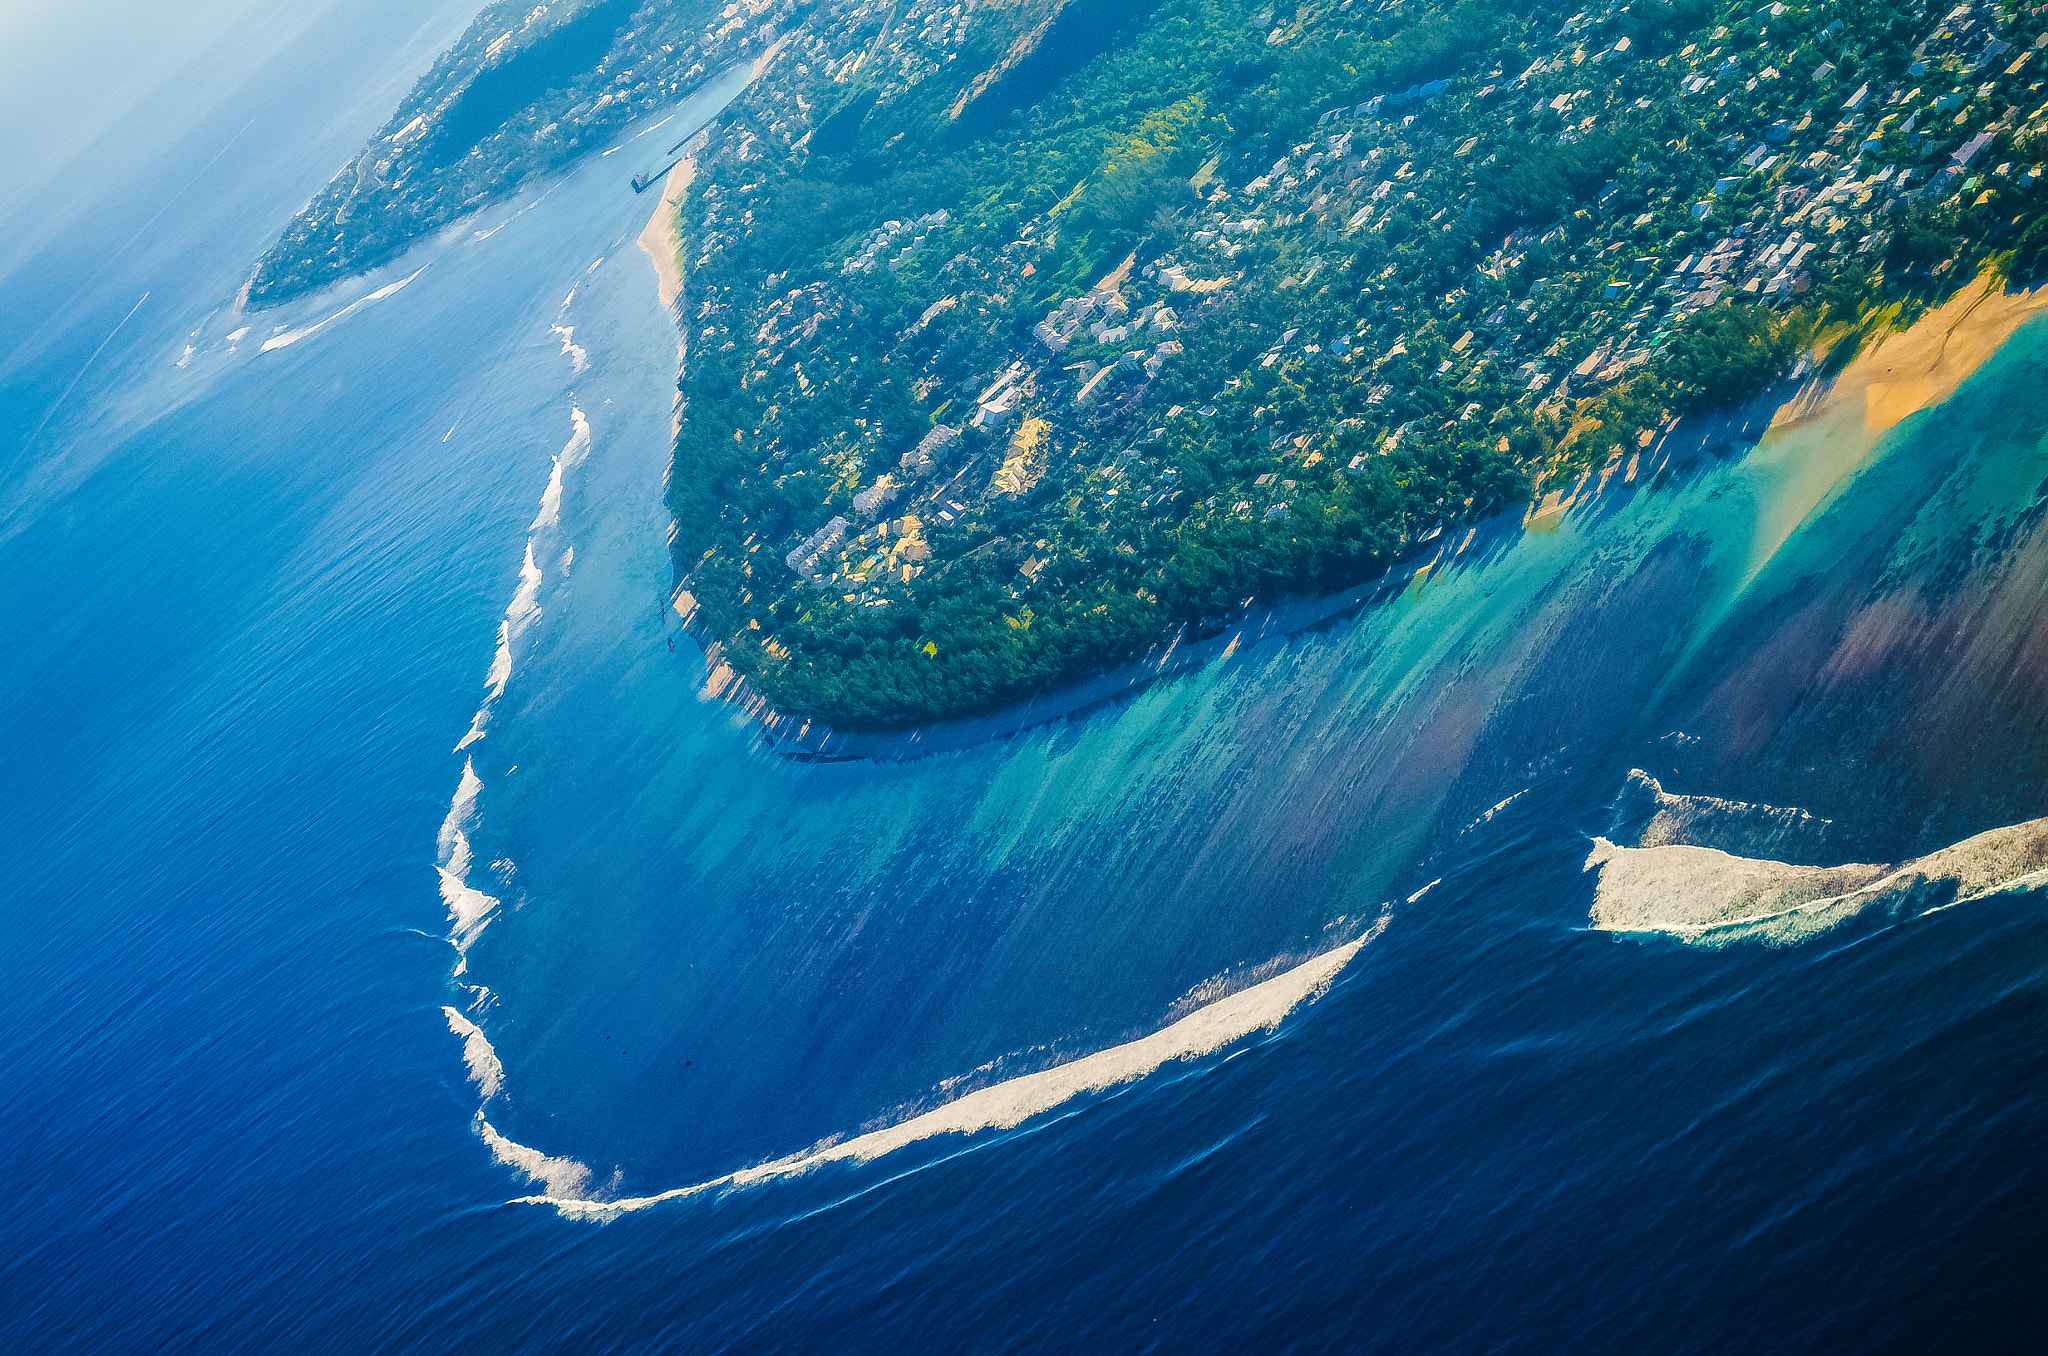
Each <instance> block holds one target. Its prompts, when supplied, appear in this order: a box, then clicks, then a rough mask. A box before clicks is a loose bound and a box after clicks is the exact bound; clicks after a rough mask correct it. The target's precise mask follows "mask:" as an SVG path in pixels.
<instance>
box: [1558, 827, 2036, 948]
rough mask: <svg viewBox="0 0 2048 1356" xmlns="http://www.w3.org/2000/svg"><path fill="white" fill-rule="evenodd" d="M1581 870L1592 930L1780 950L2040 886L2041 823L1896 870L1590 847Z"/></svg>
mask: <svg viewBox="0 0 2048 1356" xmlns="http://www.w3.org/2000/svg"><path fill="white" fill-rule="evenodd" d="M1585 869H1586V870H1588V871H1594V870H1597V871H1598V872H1599V873H1600V878H1599V883H1598V884H1597V886H1596V887H1595V890H1594V897H1593V912H1592V922H1593V926H1594V927H1596V928H1600V929H1602V930H1605V931H1609V932H1622V933H1629V932H1636V933H1642V932H1654V933H1662V934H1666V935H1669V936H1673V937H1676V938H1678V939H1679V940H1681V941H1684V942H1686V943H1689V944H1691V945H1694V946H1706V947H1718V946H1726V945H1729V944H1730V943H1732V942H1737V941H1744V940H1754V941H1761V942H1764V943H1766V944H1771V945H1780V946H1782V945H1788V944H1790V943H1793V942H1798V941H1803V940H1805V939H1806V938H1809V937H1812V936H1815V935H1817V934H1819V933H1821V932H1825V931H1826V930H1828V929H1829V928H1832V927H1834V926H1836V925H1837V924H1840V923H1842V922H1844V921H1846V920H1848V919H1849V918H1852V917H1854V916H1855V915H1857V914H1859V913H1862V912H1863V911H1864V910H1866V909H1871V908H1881V909H1883V910H1884V911H1886V912H1887V913H1889V914H1891V915H1893V916H1895V917H1900V916H1907V915H1912V914H1922V913H1932V912H1935V911H1937V910H1939V909H1945V908H1951V907H1953V906H1955V905H1957V904H1967V903H1970V902H1971V901H1973V900H1978V899H1983V898H1986V897H1988V896H1991V895H1995V894H1999V893H2001V892H2004V891H2007V890H2016V889H2019V890H2023V889H2033V888H2039V887H2041V886H2043V885H2048V818H2043V819H2030V820H2028V821H2026V822H2025V823H2022V824H2010V825H2007V826H2005V827H2003V828H1997V829H1989V830H1986V831H1985V832H1983V833H1980V834H1976V835H1975V836H1973V837H1970V838H1966V839H1964V840H1963V841H1962V842H1960V843H1956V844H1953V845H1951V846H1949V847H1945V848H1943V849H1941V850H1940V851H1939V852H1932V853H1929V854H1928V855H1927V856H1924V857H1917V858H1914V859H1913V860H1911V861H1907V862H1904V863H1900V864H1897V865H1885V864H1878V863H1871V862H1850V863H1846V864H1843V865H1840V866H1796V865H1793V864H1791V863H1788V862H1779V861H1771V860H1767V859H1759V858H1753V857H1738V856H1736V855H1735V854H1733V853H1730V852H1725V851H1722V850H1721V849H1719V848H1710V847H1699V846H1695V845H1692V844H1681V843H1665V844H1661V845H1658V846H1653V847H1636V848H1629V847H1619V846H1617V845H1615V844H1614V843H1612V842H1609V841H1608V840H1607V839H1605V838H1595V839H1594V840H1593V850H1592V852H1591V853H1590V854H1589V855H1588V856H1587V858H1586V866H1585Z"/></svg>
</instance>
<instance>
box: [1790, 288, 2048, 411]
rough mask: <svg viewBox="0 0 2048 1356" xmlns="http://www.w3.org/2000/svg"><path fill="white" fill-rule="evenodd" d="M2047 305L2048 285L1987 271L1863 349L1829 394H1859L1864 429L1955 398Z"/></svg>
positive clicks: (1840, 396) (1830, 396) (1833, 398)
mask: <svg viewBox="0 0 2048 1356" xmlns="http://www.w3.org/2000/svg"><path fill="white" fill-rule="evenodd" d="M2043 307H2048V287H2041V288H2036V289H2035V290H2034V291H2031V292H2006V291H2003V290H2001V289H2000V288H1999V286H1998V281H1997V279H1996V278H1995V277H1994V276H1993V275H1991V274H1990V273H1988V272H1987V273H1985V274H1984V275H1983V276H1981V277H1979V278H1978V280H1977V281H1976V282H1975V283H1973V284H1971V285H1970V286H1968V287H1965V288H1964V289H1963V290H1962V291H1960V292H1958V293H1956V294H1955V296H1953V297H1951V298H1949V300H1948V302H1947V303H1946V304H1945V305H1943V306H1942V307H1941V308H1940V309H1939V310H1936V311H1930V312H1928V313H1927V314H1926V315H1924V316H1922V317H1921V318H1920V319H1919V320H1918V321H1917V322H1916V323H1915V324H1914V325H1913V326H1912V327H1911V328H1910V329H1906V330H1902V331H1900V332H1899V333H1897V334H1890V335H1886V336H1885V338H1884V339H1883V340H1882V341H1881V342H1880V343H1878V344H1877V345H1876V346H1875V347H1874V348H1871V349H1869V350H1867V351H1865V352H1863V353H1860V354H1858V355H1857V356H1856V358H1855V359H1854V360H1853V361H1852V362H1850V364H1849V365H1848V366H1847V367H1845V368H1843V369H1842V374H1841V376H1839V377H1837V378H1836V379H1835V382H1834V385H1833V387H1832V389H1831V390H1830V391H1829V392H1828V400H1829V402H1830V403H1832V402H1834V401H1836V400H1841V399H1844V398H1846V397H1848V396H1851V395H1858V394H1860V395H1861V396H1862V398H1863V426H1864V429H1865V431H1866V432H1870V433H1881V432H1883V431H1884V430H1885V429H1888V428H1890V427H1891V426H1892V425H1894V424H1896V423H1898V422H1899V421H1900V420H1901V419H1904V418H1905V417H1906V416H1907V415H1909V414H1913V413H1915V412H1916V411H1919V410H1924V409H1927V408H1928V407H1929V406H1932V405H1938V404H1940V403H1941V402H1942V401H1944V400H1946V399H1948V398H1949V396H1951V395H1953V394H1954V393H1955V389H1956V387H1958V386H1960V385H1962V383H1963V379H1964V378H1965V377H1967V376H1969V375H1970V373H1972V372H1974V371H1976V370H1977V368H1978V367H1979V366H1980V365H1981V364H1982V363H1983V362H1984V360H1985V359H1986V358H1989V357H1990V356H1991V355H1992V354H1993V353H1994V352H1996V351H1997V349H1998V346H1999V345H2000V344H2003V343H2004V342H2005V341H2006V340H2007V339H2010V338H2011V337H2012V334H2013V331H2014V330H2016V329H2018V328H2019V327H2020V323H2021V322H2022V321H2024V320H2025V319H2026V318H2027V317H2028V316H2030V315H2032V314H2033V313H2034V312H2036V311H2038V310H2041V309H2042V308H2043Z"/></svg>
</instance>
